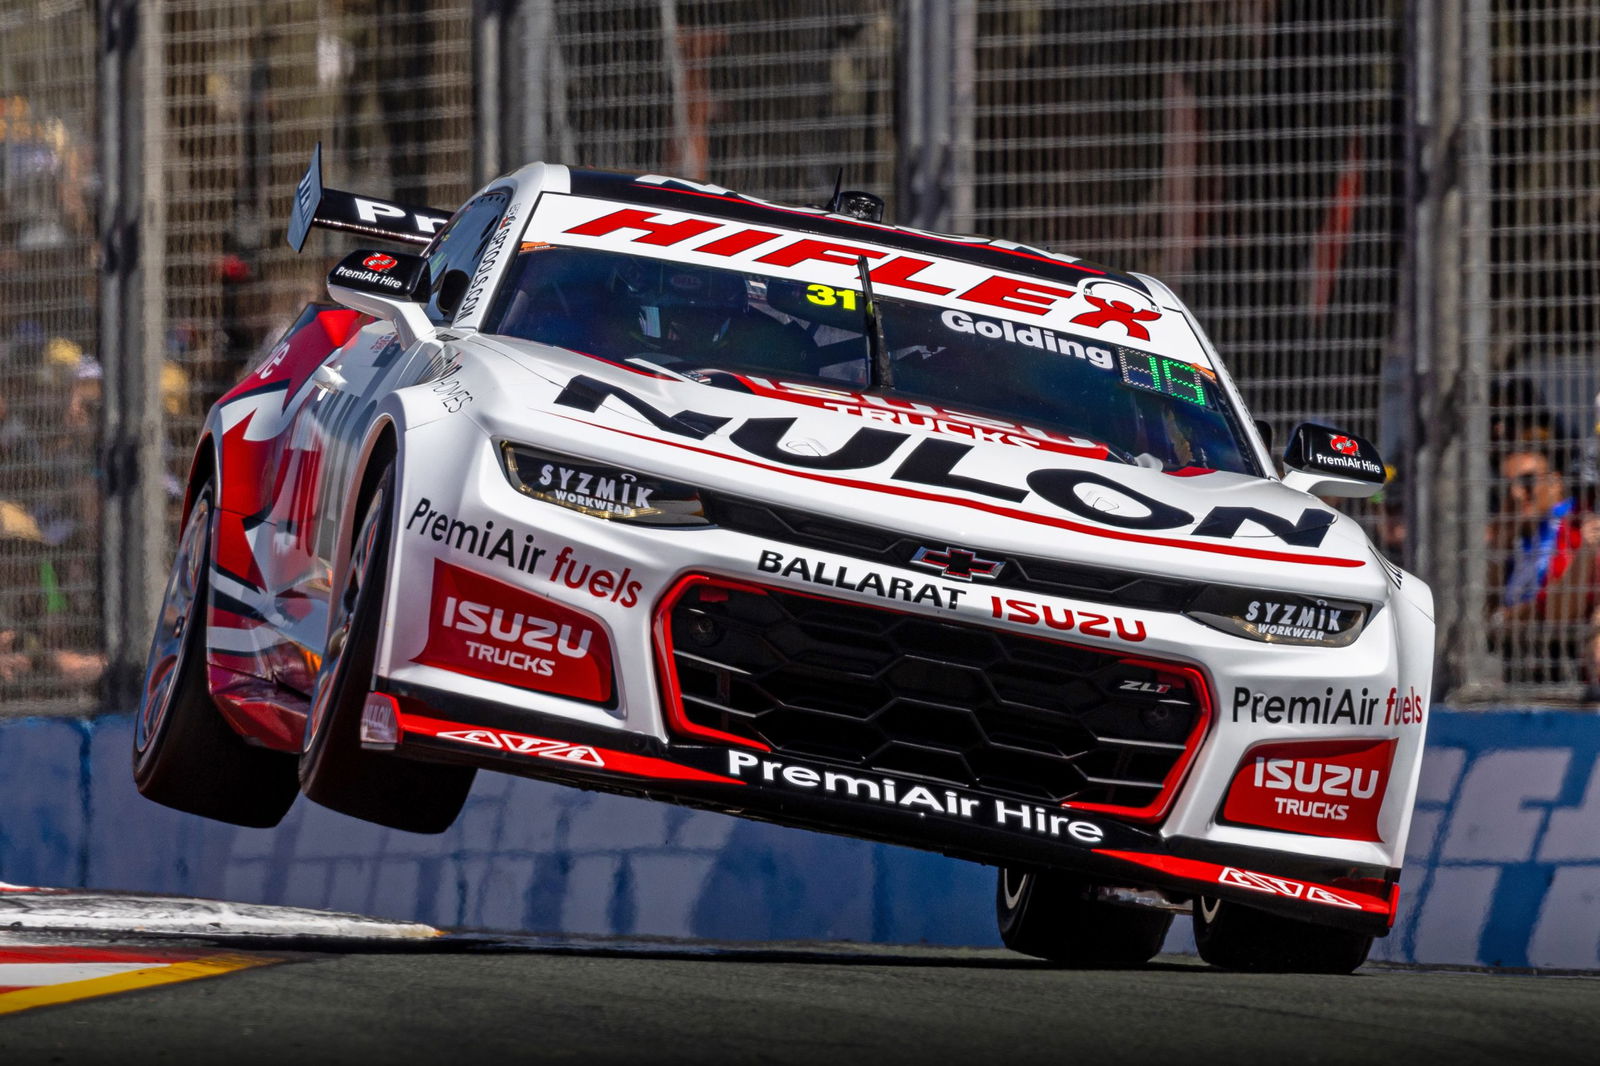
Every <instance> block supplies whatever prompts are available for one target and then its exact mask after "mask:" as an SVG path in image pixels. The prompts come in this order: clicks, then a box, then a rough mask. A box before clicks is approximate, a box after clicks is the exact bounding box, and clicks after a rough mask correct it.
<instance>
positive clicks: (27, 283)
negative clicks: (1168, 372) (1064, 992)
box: [0, 0, 1600, 713]
mask: <svg viewBox="0 0 1600 1066" xmlns="http://www.w3.org/2000/svg"><path fill="white" fill-rule="evenodd" d="M119 11H120V12H122V13H123V14H124V16H136V17H137V26H138V32H137V34H127V33H123V34H121V35H120V36H119V35H118V33H117V32H116V27H117V26H118V25H120V24H121V23H119V21H118V19H117V18H115V17H113V16H116V15H117V13H118V12H119ZM0 32H3V34H4V40H5V47H4V49H3V50H0V123H3V125H0V699H3V700H4V710H3V711H0V713H6V712H10V711H15V710H18V709H23V710H27V709H39V708H60V709H72V708H76V707H82V706H86V705H88V703H89V702H90V701H92V700H95V699H99V698H109V699H111V700H113V701H117V700H121V701H123V702H125V701H126V699H127V679H128V673H129V671H132V673H133V674H137V670H138V668H139V666H141V665H142V662H135V661H134V660H142V656H143V647H144V644H145V642H146V640H147V633H148V618H149V617H153V610H154V604H155V602H156V597H158V595H159V592H160V589H159V585H160V582H161V581H162V580H163V578H164V571H165V559H166V557H167V556H168V554H169V553H170V547H169V543H168V542H169V540H170V535H171V522H172V518H173V515H174V514H175V509H176V506H177V500H178V493H179V491H180V488H181V479H182V477H183V476H184V473H185V470H184V467H185V465H186V463H187V460H188V456H189V451H190V448H191V447H192V442H193V438H194V435H195V431H196V429H197V428H198V425H199V420H200V419H201V418H202V417H203V415H204V412H205V410H206V408H207V406H208V405H209V404H210V403H211V401H212V400H213V399H214V398H215V397H216V395H217V394H218V393H219V392H220V391H221V390H222V389H224V388H225V387H227V386H228V385H229V384H231V383H232V382H233V381H234V380H236V379H237V378H238V377H239V375H240V374H241V373H242V372H243V371H244V369H245V368H246V367H247V366H248V365H249V364H250V362H251V361H252V360H253V359H254V358H255V357H256V356H257V354H258V353H259V352H260V351H261V350H262V348H263V347H264V346H265V345H267V344H269V343H270V341H271V340H272V339H273V338H274V337H275V336H276V334H277V333H278V332H279V331H280V330H281V329H282V328H283V327H284V326H285V324H286V323H287V322H288V321H289V319H290V318H291V316H292V315H293V314H294V313H295V311H296V310H297V309H298V308H299V306H300V305H301V304H302V303H304V302H305V301H306V300H308V299H316V298H319V297H323V296H324V295H325V294H324V293H323V292H322V291H321V287H320V279H321V277H322V274H323V271H324V270H325V269H326V268H327V266H328V265H331V264H330V262H329V260H330V259H331V256H332V255H333V254H334V253H335V252H336V251H337V250H339V249H340V248H342V247H343V244H342V243H335V242H331V241H330V239H329V238H327V237H325V236H324V235H320V234H318V235H314V236H313V238H312V243H311V244H309V245H308V247H307V253H306V255H305V256H304V257H300V258H297V257H295V256H294V255H293V254H292V253H291V252H290V251H289V249H288V248H287V246H286V245H285V244H284V242H283V236H282V234H283V227H284V223H285V219H286V216H287V205H288V203H289V198H290V195H291V193H292V190H293V187H294V184H295V182H296V181H297V179H298V177H299V175H300V174H301V172H302V171H303V169H304V167H305V164H306V161H307V160H308V158H309V156H310V153H311V149H312V146H313V144H315V143H316V142H317V141H319V140H320V141H322V142H323V144H324V151H325V157H326V159H327V166H328V175H327V178H328V181H329V182H330V184H333V185H336V186H339V187H343V188H353V189H361V190H370V191H372V192H373V193H376V194H380V195H389V196H393V197H395V198H396V199H400V200H404V201H409V202H415V203H419V204H427V205H431V206H434V207H439V208H448V207H451V206H453V205H454V204H456V203H458V202H459V201H460V200H461V199H462V198H463V197H464V195H465V194H466V193H467V192H469V191H470V190H471V188H472V187H473V186H475V185H476V184H478V183H479V182H481V181H483V180H486V179H487V178H489V177H490V176H492V175H493V174H495V173H499V172H501V171H503V170H506V169H509V168H511V167H513V166H516V165H519V164H521V163H523V162H527V161H530V160H533V159H546V160H550V161H556V162H568V163H573V164H577V165H584V166H595V167H604V168H614V169H620V170H627V171H656V172H663V173H670V174H674V175H678V176H682V177H687V178H692V179H697V180H705V181H710V182H715V183H717V184H721V185H725V186H728V187H731V188H735V189H738V190H740V191H743V192H747V193H752V194H755V195H759V196H764V197H768V198H772V199H777V200H784V201H790V202H797V203H819V202H823V201H825V200H826V198H827V197H828V196H829V195H830V194H831V192H832V189H833V186H834V182H835V180H836V179H838V177H839V175H840V173H841V170H842V173H843V182H844V185H845V187H847V188H859V189H865V190H867V191H870V192H873V193H876V194H878V195H880V196H883V197H884V198H885V199H886V200H888V202H889V218H890V219H891V220H894V221H899V222H904V223H909V224H915V225H921V226H926V227H931V228H937V229H947V230H956V231H965V232H978V233H984V234H991V235H997V236H1003V237H1009V238H1013V239H1017V240H1023V241H1027V242H1030V243H1037V244H1044V245H1046V246H1050V247H1056V248H1060V249H1062V250H1064V251H1070V252H1071V253H1073V254H1075V255H1084V256H1088V257H1090V258H1092V259H1098V260H1102V261H1104V262H1107V263H1109V264H1111V265H1113V266H1116V267H1119V268H1122V269H1132V270H1140V271H1146V272H1149V273H1153V274H1155V275H1156V276H1158V277H1161V278H1162V279H1163V280H1165V281H1167V282H1168V283H1169V284H1171V285H1172V286H1173V288H1174V289H1175V290H1176V291H1177V292H1178V293H1179V294H1180V295H1181V296H1183V297H1184V298H1185V299H1186V300H1187V301H1188V302H1189V304H1190V305H1191V306H1192V307H1193V308H1194V309H1195V311H1196V313H1197V314H1198V315H1199V317H1200V318H1201V319H1202V321H1203V322H1204V323H1205V325H1206V327H1207V329H1208V330H1209V331H1210V332H1211V334H1212V336H1213V339H1214V340H1215V341H1216V342H1217V345H1218V347H1219V348H1220V349H1221V351H1222V352H1223V355H1224V357H1225V358H1226V359H1227V360H1228V361H1229V363H1230V365H1231V366H1232V367H1233V369H1234V371H1235V373H1236V376H1237V377H1238V378H1239V379H1240V381H1241V383H1242V385H1243V386H1244V388H1245V391H1246V395H1247V397H1248V399H1249V401H1250V403H1251V405H1252V407H1253V409H1254V413H1255V414H1256V415H1257V416H1258V417H1261V418H1264V419H1265V420H1266V421H1267V422H1268V424H1269V425H1270V426H1271V428H1272V430H1273V433H1274V436H1275V437H1276V439H1277V440H1278V442H1279V444H1280V446H1281V443H1282V441H1283V440H1284V439H1285V438H1286V436H1287V432H1288V431H1289V430H1290V429H1291V428H1292V427H1293V425H1294V424H1296V423H1297V422H1299V421H1301V420H1314V421H1321V422H1327V423H1329V424H1332V425H1336V426H1340V427H1343V428H1346V429H1350V430H1353V431H1355V432H1357V433H1361V434H1363V435H1366V436H1369V437H1371V438H1372V439H1374V440H1375V441H1376V442H1377V444H1378V445H1379V447H1380V449H1381V450H1382V451H1383V452H1384V454H1385V456H1386V458H1388V459H1389V460H1390V462H1391V464H1392V466H1393V468H1394V472H1395V475H1396V476H1395V480H1394V481H1392V482H1391V484H1390V486H1389V487H1388V488H1386V489H1385V491H1384V493H1383V495H1382V497H1381V498H1380V499H1378V500H1375V501H1370V502H1360V503H1346V504H1343V506H1346V507H1347V509H1348V510H1349V511H1350V512H1351V513H1352V514H1354V515H1355V516H1356V517H1357V518H1359V519H1360V520H1361V521H1362V522H1363V523H1364V524H1365V525H1366V526H1367V528H1368V529H1369V531H1370V532H1371V533H1372V535H1373V536H1374V539H1375V540H1376V541H1377V542H1378V543H1379V545H1380V546H1381V547H1382V548H1383V549H1384V550H1385V551H1386V552H1388V553H1390V554H1391V555H1392V556H1394V557H1396V558H1398V559H1400V560H1401V561H1403V562H1405V563H1406V564H1407V565H1409V566H1411V567H1413V568H1415V569H1418V570H1419V571H1420V572H1421V573H1422V575H1423V576H1424V577H1425V578H1427V579H1428V580H1429V581H1430V582H1431V583H1432V584H1433V585H1434V587H1435V589H1436V592H1437V594H1438V596H1439V601H1440V602H1439V620H1440V623H1441V638H1440V641H1441V650H1442V652H1443V655H1442V657H1441V679H1442V681H1443V683H1444V684H1443V688H1441V690H1440V696H1441V697H1443V698H1447V699H1451V700H1453V701H1455V702H1463V701H1466V702H1470V701H1474V700H1478V701H1498V702H1502V703H1503V702H1527V701H1534V700H1542V701H1557V702H1559V701H1567V702H1571V701H1574V700H1577V699H1579V698H1581V697H1583V696H1584V692H1585V687H1586V686H1590V685H1592V684H1593V683H1594V682H1595V681H1596V680H1597V676H1596V673H1595V670H1594V667H1592V666H1591V665H1590V664H1591V660H1592V659H1593V657H1594V655H1593V651H1592V645H1593V644H1594V643H1595V641H1594V640H1593V638H1592V636H1591V633H1592V624H1591V620H1590V617H1589V615H1590V611H1591V609H1592V607H1593V604H1592V602H1591V600H1592V599H1593V597H1592V595H1591V591H1590V590H1591V589H1592V588H1593V587H1594V586H1595V585H1596V584H1597V583H1600V574H1597V573H1596V567H1595V565H1594V563H1593V561H1592V557H1593V552H1594V549H1593V548H1592V547H1590V546H1589V545H1590V541H1589V540H1586V539H1585V536H1584V530H1585V523H1584V522H1583V516H1584V515H1585V514H1587V513H1588V512H1590V511H1591V510H1592V509H1593V508H1595V507H1596V506H1597V504H1600V501H1597V499H1596V498H1597V496H1600V454H1597V448H1596V439H1597V438H1596V436H1595V421H1596V417H1597V410H1596V406H1595V398H1596V390H1597V389H1600V371H1597V369H1596V365H1597V364H1596V360H1595V359H1594V357H1593V353H1594V350H1595V347H1596V343H1595V342H1596V337H1595V333H1596V330H1597V328H1600V322H1597V315H1600V312H1597V311H1596V310H1595V308H1596V306H1597V301H1596V296H1597V295H1600V293H1596V292H1595V291H1594V290H1595V289H1597V288H1600V277H1597V267H1596V263H1597V256H1596V250H1597V249H1596V247H1595V241H1596V234H1597V228H1600V200H1597V195H1600V194H1596V192H1595V191H1594V190H1596V189H1600V180H1597V179H1600V143H1597V140H1600V133H1597V132H1596V129H1597V127H1596V123H1595V122H1594V117H1593V116H1594V114H1595V111H1596V107H1597V105H1600V99H1597V96H1600V70H1596V64H1597V62H1600V60H1597V58H1596V45H1595V42H1596V41H1597V40H1600V13H1597V12H1595V11H1593V10H1591V9H1590V7H1589V6H1587V5H1583V4H1578V3H1573V2H1572V0H1464V2H1463V3H1462V4H1438V3H1434V2H1431V0H1296V2H1294V3H1288V2H1277V0H1252V2H1245V0H1116V2H1112V0H1081V2H1076V3H1055V2H1044V0H985V2H982V3H979V2H978V0H864V2H851V3H844V2H842V0H776V2H774V3H770V4H764V5H751V4H746V3H742V2H737V0H500V2H497V3H486V2H481V0H480V2H473V0H329V2H324V3H312V2H310V0H262V2H258V3H242V2H222V0H209V2H203V0H100V2H99V3H97V4H91V3H88V2H80V0H0ZM119 49H120V51H119ZM118 56H120V57H121V58H120V59H118ZM117 62H120V63H121V64H122V66H121V67H120V68H118V70H117V71H111V70H110V69H109V68H110V67H111V65H113V64H115V63H117ZM114 78H115V79H120V80H113V79H114ZM108 85H113V86H120V87H121V88H113V90H112V91H110V92H107V91H106V87H107V86H108ZM123 89H127V90H128V92H127V93H126V94H124V95H129V96H131V98H132V100H131V102H130V101H129V100H121V101H120V102H119V101H118V99H117V97H118V95H119V93H123ZM112 111H115V114H113V113H112ZM97 131H99V132H98V133H97ZM97 149H98V151H97ZM102 155H103V156H105V159H104V160H103V161H102V160H100V159H99V157H100V156H102ZM102 163H103V165H100V164H102ZM119 196H120V197H121V199H119V198H118V197H119ZM130 203H131V205H132V206H131V208H130V207H129V206H128V205H129V204H130ZM106 205H117V206H116V211H115V212H112V213H113V214H115V215H116V217H97V212H98V215H106V214H107V212H108V210H109V209H108V208H107V207H106ZM122 217H126V218H127V219H128V220H129V222H130V223H131V224H132V225H133V226H134V228H136V229H137V241H136V242H135V243H136V245H137V252H138V254H137V271H136V272H130V267H129V262H130V256H129V255H128V254H126V253H127V249H128V247H129V241H128V240H127V239H125V238H123V237H119V236H118V225H119V222H118V219H119V218H122ZM102 249H104V250H102ZM102 267H103V268H104V269H103V272H102V271H101V268H102ZM117 271H121V272H122V273H120V274H118V273H117ZM113 277H121V278H125V279H128V280H126V281H125V282H118V284H126V285H131V286H132V288H131V289H129V290H128V292H129V295H127V296H125V297H117V298H116V299H115V300H113V298H112V296H111V295H108V294H111V293H113V291H120V290H114V286H113V285H112V282H111V281H110V280H107V279H111V278H113ZM97 280H98V281H100V282H101V283H100V284H97ZM97 301H98V302H99V303H102V304H105V305H106V306H107V308H108V310H107V312H106V315H105V316H99V315H97V313H96V311H95V308H96V306H97ZM113 303H115V304H116V306H115V307H113V306H112V304H113ZM101 318H105V319H106V321H115V322H116V323H117V324H118V326H117V328H115V329H109V328H108V327H105V326H101V325H99V322H100V320H101ZM101 336H104V337H105V339H104V341H103V342H98V343H97V341H98V340H99V338H100V337H101ZM102 363H104V364H105V365H104V367H102ZM129 363H132V364H134V365H135V366H136V369H137V370H138V373H132V372H130V371H129V366H128V364H129ZM102 369H103V370H104V372H105V375H106V413H105V416H104V419H103V420H102V419H101V417H100V416H99V415H98V414H97V412H96V406H95V405H96V404H97V403H98V402H99V395H100V393H99V382H100V378H99V377H98V374H99V372H100V371H101V370H102ZM140 427H144V428H140ZM108 437H109V438H110V440H109V442H107V441H106V438H108ZM128 442H132V443H131V444H129V443H128ZM124 446H126V447H128V448H131V451H132V453H133V455H134V456H135V459H134V460H133V461H132V466H133V467H134V468H136V469H137V470H139V471H143V472H144V473H143V475H142V476H140V477H138V478H137V479H136V480H130V479H124V480H120V481H119V480H118V479H117V478H116V477H111V478H110V481H111V482H112V484H110V485H108V484H107V478H106V476H105V475H103V474H102V473H101V468H102V467H110V468H112V472H113V473H115V471H117V470H120V469H122V466H121V465H120V464H119V463H118V462H116V461H107V458H108V457H109V458H110V459H112V460H115V459H116V457H117V456H118V455H120V454H121V451H120V450H119V449H122V448H124ZM1529 453H1533V454H1532V457H1529ZM1541 464H1542V465H1541ZM1548 471H1554V472H1555V474H1554V475H1552V477H1544V476H1543V475H1544V474H1545V473H1546V472H1548ZM1530 474H1531V475H1532V476H1531V477H1530V476H1528V475H1530ZM1540 492H1542V493H1543V495H1540V496H1539V499H1540V500H1543V501H1545V502H1547V503H1548V502H1549V501H1548V499H1547V497H1549V496H1550V495H1551V494H1556V496H1557V497H1559V498H1557V499H1556V501H1555V504H1553V505H1552V506H1555V507H1557V509H1559V505H1560V501H1561V500H1563V499H1566V498H1567V497H1568V496H1570V498H1571V504H1570V507H1571V517H1570V518H1566V519H1563V520H1561V521H1558V522H1554V523H1550V524H1548V525H1547V526H1546V527H1545V528H1544V529H1543V530H1542V531H1541V528H1540V526H1539V523H1538V518H1539V516H1540V514H1542V513H1543V511H1541V510H1540V508H1541V507H1544V504H1543V503H1539V504H1535V503H1530V502H1528V501H1529V500H1531V499H1532V498H1533V496H1534V495H1535V494H1537V493H1540ZM128 494H132V495H133V496H137V497H138V498H139V500H141V501H143V502H142V503H141V504H140V506H145V507H146V510H147V511H149V513H150V514H151V515H153V516H154V517H152V518H150V519H149V521H148V523H147V524H148V527H149V532H148V535H146V536H144V537H143V539H140V538H139V537H138V536H135V535H134V534H132V533H130V532H129V530H132V529H135V528H136V527H137V525H138V522H137V521H136V520H131V519H128V518H127V517H126V516H127V514H129V513H131V512H129V511H128V506H127V496H128ZM108 500H109V501H111V502H112V503H113V504H115V503H116V501H118V500H121V501H123V502H122V503H121V504H120V505H119V506H121V507H122V510H121V511H117V509H116V507H112V508H111V510H112V512H113V513H112V514H111V516H110V517H109V518H104V517H103V516H101V515H100V514H99V513H98V511H97V508H105V507H106V505H107V501H108ZM1519 508H1520V510H1519ZM1530 508H1532V509H1531V510H1530ZM1545 509H1546V510H1548V509H1549V508H1545ZM119 514H120V515H122V516H123V517H120V518H119V517H118V515H119ZM1552 529H1553V530H1554V534H1553V535H1552V533H1551V532H1550V531H1551V530H1552ZM102 531H104V536H102ZM1592 532H1593V533H1594V535H1595V538H1594V539H1595V540H1596V541H1600V529H1596V530H1593V531H1592ZM102 544H104V548H103V551H104V555H105V560H106V561H105V563H104V564H102ZM129 544H131V545H133V546H134V548H133V549H132V550H128V549H127V548H126V546H127V545H129ZM1557 578H1560V579H1561V581H1560V583H1557V584H1550V583H1551V582H1552V581H1555V580H1556V579H1557ZM119 582H120V585H119ZM123 586H126V588H123ZM1546 586H1548V587H1546ZM119 589H121V591H119ZM130 590H131V591H130ZM1541 590H1543V591H1541ZM108 649H109V657H110V659H111V660H112V665H113V666H116V665H117V664H119V663H120V664H121V666H122V674H121V675H117V674H115V673H114V672H113V674H112V677H113V684H112V686H111V687H110V688H100V689H97V688H96V686H97V685H103V684H104V682H103V680H102V679H103V673H104V670H105V667H106V660H107V657H108ZM118 678H120V680H118Z"/></svg>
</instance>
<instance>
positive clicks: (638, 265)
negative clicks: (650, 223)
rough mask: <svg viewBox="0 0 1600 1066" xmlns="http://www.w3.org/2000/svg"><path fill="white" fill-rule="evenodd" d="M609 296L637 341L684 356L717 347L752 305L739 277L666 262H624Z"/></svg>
mask: <svg viewBox="0 0 1600 1066" xmlns="http://www.w3.org/2000/svg"><path fill="white" fill-rule="evenodd" d="M611 293H612V295H613V296H614V297H616V298H617V299H618V300H619V301H620V302H621V303H622V305H623V306H622V307H621V308H620V309H619V310H620V313H621V314H622V315H624V316H625V321H626V322H627V324H628V330H629V332H630V333H631V334H633V335H634V338H635V339H636V340H638V341H639V342H641V343H642V344H644V345H645V346H646V347H647V348H649V349H651V350H653V351H665V352H680V353H683V354H685V355H692V354H695V353H697V352H703V351H707V350H710V349H713V348H715V347H717V346H718V345H719V344H721V343H722V342H723V341H724V340H725V339H726V338H727V336H728V332H729V330H730V329H731V328H732V326H733V323H734V321H735V320H736V319H738V318H740V317H741V316H743V315H744V313H745V311H746V309H747V308H748V307H749V297H748V293H747V291H746V288H745V280H744V278H743V277H742V276H741V275H739V274H735V273H732V272H730V271H725V270H716V269H712V268H708V267H699V266H694V265H692V264H687V263H674V262H671V261H669V260H664V259H644V258H629V259H626V260H624V261H623V262H622V263H620V264H619V265H618V266H617V269H616V271H615V272H614V273H613V274H612V277H611Z"/></svg>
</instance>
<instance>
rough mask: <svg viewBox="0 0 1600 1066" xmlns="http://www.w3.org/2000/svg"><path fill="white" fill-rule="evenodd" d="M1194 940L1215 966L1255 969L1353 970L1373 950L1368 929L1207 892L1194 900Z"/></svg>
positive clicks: (1276, 971) (1206, 958) (1313, 971)
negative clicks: (1284, 914) (1313, 919)
mask: <svg viewBox="0 0 1600 1066" xmlns="http://www.w3.org/2000/svg"><path fill="white" fill-rule="evenodd" d="M1194 943H1195V947H1196V948H1198V949H1199V951H1200V957H1201V958H1202V959H1204V960H1205V961H1206V962H1208V963H1210V964H1211V965H1213V966H1217V967H1220V968H1221V969H1224V970H1245V971H1253V972H1256V973H1350V972H1352V971H1353V970H1355V968H1356V967H1357V966H1360V965H1361V964H1362V963H1363V962H1366V961H1367V952H1368V951H1370V950H1372V937H1371V936H1369V935H1367V934H1365V933H1357V932H1354V931H1353V930H1349V929H1335V928H1333V927H1332V926H1327V925H1316V924H1313V923H1311V922H1302V921H1297V920H1295V919H1294V918H1284V917H1281V916H1280V915H1276V914H1268V913H1267V912H1266V911H1262V910H1257V909H1256V908H1254V907H1247V906H1245V905H1244V904H1242V903H1235V902H1233V901H1232V900H1227V899H1212V898H1211V897H1209V896H1201V897H1200V898H1199V899H1197V900H1195V903H1194Z"/></svg>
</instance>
